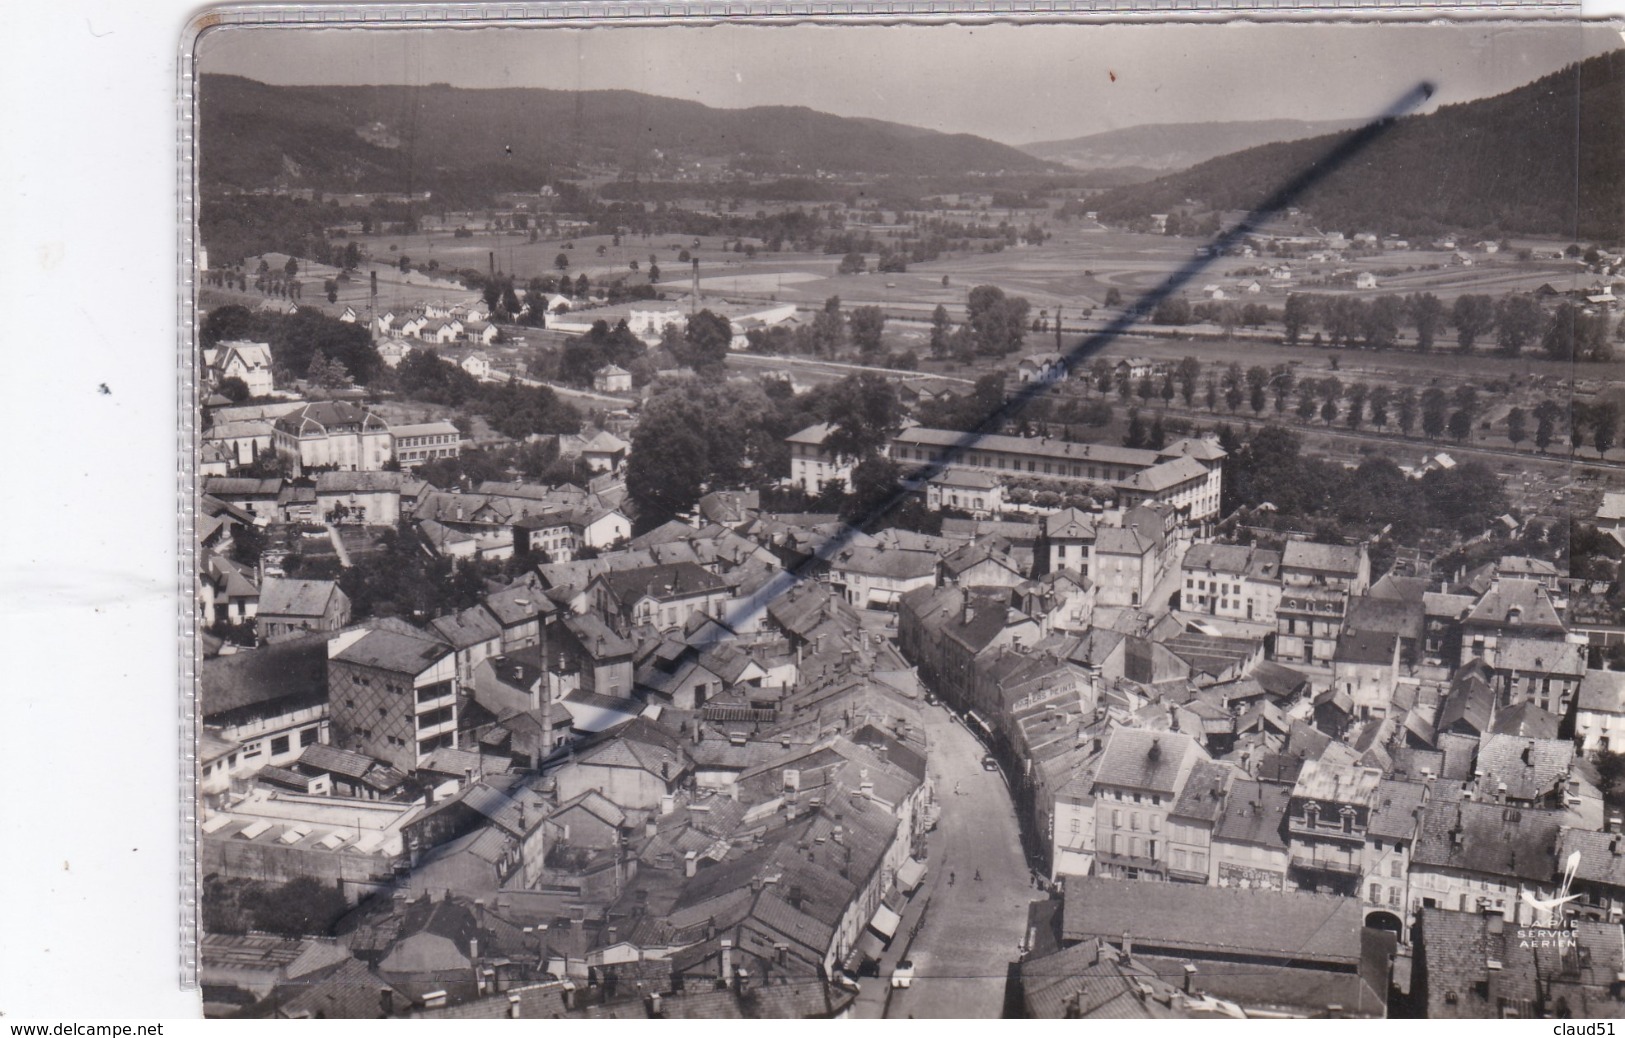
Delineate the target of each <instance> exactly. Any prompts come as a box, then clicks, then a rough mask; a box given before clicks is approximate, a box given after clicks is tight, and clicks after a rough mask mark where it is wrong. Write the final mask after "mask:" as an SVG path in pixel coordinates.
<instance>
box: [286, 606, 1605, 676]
mask: <svg viewBox="0 0 1625 1038" xmlns="http://www.w3.org/2000/svg"><path fill="white" fill-rule="evenodd" d="M261 594H262V596H263V594H264V592H263V591H262V592H261ZM260 609H261V611H263V610H264V609H265V605H264V599H263V597H262V598H261V604H260ZM1495 669H1496V670H1498V671H1509V670H1515V671H1519V672H1521V673H1526V674H1529V673H1533V674H1561V675H1565V676H1572V677H1578V676H1579V675H1581V674H1584V673H1585V669H1586V646H1584V645H1576V644H1575V643H1573V642H1559V641H1552V640H1551V639H1549V638H1504V639H1502V640H1501V642H1500V643H1499V644H1497V645H1496V647H1495Z"/></svg>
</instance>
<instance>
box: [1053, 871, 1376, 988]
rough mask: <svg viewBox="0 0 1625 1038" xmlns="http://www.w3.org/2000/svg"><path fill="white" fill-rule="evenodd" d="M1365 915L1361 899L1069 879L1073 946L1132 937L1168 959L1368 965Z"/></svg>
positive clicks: (1066, 931)
mask: <svg viewBox="0 0 1625 1038" xmlns="http://www.w3.org/2000/svg"><path fill="white" fill-rule="evenodd" d="M1364 919H1365V913H1364V911H1363V909H1362V907H1361V905H1360V902H1359V901H1358V900H1356V899H1354V898H1347V897H1327V896H1323V895H1318V894H1298V893H1281V892H1278V891H1263V890H1243V889H1241V888H1238V887H1208V886H1198V885H1195V884H1187V883H1143V882H1138V881H1134V880H1114V879H1101V878H1098V877H1093V876H1089V877H1068V878H1067V880H1066V903H1065V907H1064V909H1063V910H1062V922H1061V930H1062V937H1063V939H1064V940H1067V941H1078V940H1086V939H1088V938H1090V937H1101V938H1104V939H1107V940H1115V939H1117V938H1119V937H1121V936H1122V935H1123V934H1125V933H1126V934H1129V935H1130V937H1131V938H1132V939H1133V941H1134V944H1135V947H1136V948H1146V949H1147V953H1148V954H1149V953H1150V949H1152V948H1156V949H1166V950H1167V951H1165V952H1164V954H1170V953H1172V954H1178V953H1179V952H1185V953H1187V954H1192V955H1197V956H1201V955H1203V954H1204V953H1205V954H1206V955H1219V956H1249V955H1250V956H1259V957H1264V958H1268V959H1272V960H1281V959H1287V960H1291V961H1292V962H1294V963H1296V964H1297V965H1300V966H1311V965H1313V964H1317V963H1326V964H1335V965H1338V966H1344V967H1347V966H1353V965H1356V964H1358V963H1359V962H1360V959H1361V947H1360V931H1361V929H1362V928H1363V926H1364Z"/></svg>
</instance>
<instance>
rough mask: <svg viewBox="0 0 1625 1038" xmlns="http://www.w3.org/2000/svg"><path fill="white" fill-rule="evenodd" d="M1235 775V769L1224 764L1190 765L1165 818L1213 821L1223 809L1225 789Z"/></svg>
mask: <svg viewBox="0 0 1625 1038" xmlns="http://www.w3.org/2000/svg"><path fill="white" fill-rule="evenodd" d="M1236 774H1237V773H1236V769H1234V768H1232V767H1231V766H1230V765H1228V764H1222V763H1220V762H1218V761H1211V760H1198V761H1197V762H1196V763H1195V764H1193V765H1192V766H1191V773H1190V777H1189V778H1187V779H1186V780H1185V787H1184V788H1183V789H1182V790H1180V793H1179V798H1178V799H1177V800H1175V801H1174V806H1173V807H1172V808H1171V809H1170V810H1169V811H1168V816H1169V817H1170V818H1191V819H1196V820H1198V821H1203V822H1212V821H1214V820H1215V819H1217V818H1218V817H1219V814H1220V812H1221V811H1223V810H1224V803H1225V791H1226V787H1227V786H1228V785H1229V784H1230V782H1231V780H1232V779H1234V778H1235V777H1236Z"/></svg>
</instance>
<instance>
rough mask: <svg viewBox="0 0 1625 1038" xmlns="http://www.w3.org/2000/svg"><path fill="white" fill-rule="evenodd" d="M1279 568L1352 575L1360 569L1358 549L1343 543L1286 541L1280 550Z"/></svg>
mask: <svg viewBox="0 0 1625 1038" xmlns="http://www.w3.org/2000/svg"><path fill="white" fill-rule="evenodd" d="M1281 568H1282V569H1305V570H1311V571H1313V572H1316V573H1335V574H1338V575H1340V576H1347V577H1352V576H1354V574H1355V573H1357V572H1359V569H1360V549H1358V548H1351V547H1348V546H1347V545H1343V544H1321V543H1319V542H1316V541H1288V542H1286V547H1285V548H1283V549H1282V551H1281Z"/></svg>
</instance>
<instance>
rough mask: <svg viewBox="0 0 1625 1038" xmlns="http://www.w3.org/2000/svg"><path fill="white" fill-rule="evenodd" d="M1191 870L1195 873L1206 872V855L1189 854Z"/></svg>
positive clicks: (1195, 852)
mask: <svg viewBox="0 0 1625 1038" xmlns="http://www.w3.org/2000/svg"><path fill="white" fill-rule="evenodd" d="M1191 869H1192V870H1194V871H1196V872H1206V871H1207V855H1206V854H1204V853H1203V852H1201V851H1192V852H1191Z"/></svg>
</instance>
